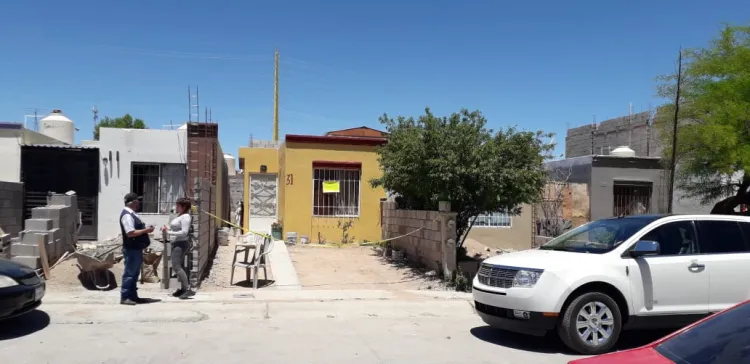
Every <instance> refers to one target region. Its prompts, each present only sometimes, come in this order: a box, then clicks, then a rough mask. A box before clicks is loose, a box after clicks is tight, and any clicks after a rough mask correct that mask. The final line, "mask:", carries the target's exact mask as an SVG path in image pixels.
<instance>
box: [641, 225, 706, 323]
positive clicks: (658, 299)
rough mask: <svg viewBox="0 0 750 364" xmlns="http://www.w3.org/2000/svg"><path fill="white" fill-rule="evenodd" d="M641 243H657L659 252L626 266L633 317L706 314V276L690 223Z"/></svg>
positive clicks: (652, 234) (655, 232) (655, 231)
mask: <svg viewBox="0 0 750 364" xmlns="http://www.w3.org/2000/svg"><path fill="white" fill-rule="evenodd" d="M640 240H650V241H656V242H658V243H659V246H660V249H661V252H660V254H659V255H655V256H646V257H639V258H635V259H630V261H629V262H628V274H629V277H630V288H631V293H632V298H633V306H634V311H635V312H634V314H636V315H643V316H647V315H673V314H678V315H683V314H685V315H687V314H706V313H708V294H709V272H708V271H707V269H706V268H705V266H703V262H702V261H701V256H700V255H698V254H697V239H696V233H695V227H694V225H693V223H692V221H675V222H670V223H666V224H664V225H661V226H658V227H656V228H654V229H653V230H651V231H650V232H648V233H646V234H645V235H644V236H643V237H641V238H640Z"/></svg>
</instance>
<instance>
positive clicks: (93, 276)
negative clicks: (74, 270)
mask: <svg viewBox="0 0 750 364" xmlns="http://www.w3.org/2000/svg"><path fill="white" fill-rule="evenodd" d="M75 255H76V259H78V269H79V270H80V271H81V274H82V275H83V277H84V279H88V280H90V281H91V283H93V284H94V286H95V287H96V288H97V289H101V290H104V289H109V287H110V280H109V274H108V273H109V269H110V268H112V267H113V266H114V265H115V253H114V252H110V253H109V254H107V255H105V256H104V258H103V259H101V260H100V259H98V258H96V257H92V256H90V255H86V254H83V253H80V252H76V253H75ZM102 273H103V274H102ZM100 275H104V277H105V279H104V281H105V282H100V279H98V278H97V276H100ZM100 283H106V284H105V285H101V284H100Z"/></svg>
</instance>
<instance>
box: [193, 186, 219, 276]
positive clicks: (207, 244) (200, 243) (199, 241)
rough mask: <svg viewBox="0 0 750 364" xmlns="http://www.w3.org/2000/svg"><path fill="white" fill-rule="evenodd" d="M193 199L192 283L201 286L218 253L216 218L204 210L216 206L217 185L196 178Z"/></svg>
mask: <svg viewBox="0 0 750 364" xmlns="http://www.w3.org/2000/svg"><path fill="white" fill-rule="evenodd" d="M192 187H193V188H192V192H193V201H194V203H195V209H194V210H193V244H194V247H193V250H192V259H191V262H190V283H191V285H192V286H193V287H198V286H200V283H201V281H202V280H203V278H205V276H206V275H207V274H208V270H209V269H210V263H211V260H212V259H213V257H214V255H215V254H216V246H217V245H216V240H217V239H216V238H217V224H216V219H214V218H213V217H211V216H210V215H208V214H206V213H205V212H203V211H209V209H210V208H211V207H213V206H215V204H216V202H215V201H214V198H215V195H216V194H215V187H214V186H213V185H211V184H210V183H209V180H208V179H206V178H202V179H200V178H196V179H195V180H194V182H193V186H192Z"/></svg>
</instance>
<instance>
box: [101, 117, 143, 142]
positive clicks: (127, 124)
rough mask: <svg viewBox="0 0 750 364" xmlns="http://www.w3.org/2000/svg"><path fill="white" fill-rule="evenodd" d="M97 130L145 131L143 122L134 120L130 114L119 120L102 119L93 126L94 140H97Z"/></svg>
mask: <svg viewBox="0 0 750 364" xmlns="http://www.w3.org/2000/svg"><path fill="white" fill-rule="evenodd" d="M99 128H120V129H147V128H146V123H144V122H143V120H141V119H138V118H135V119H134V118H133V117H132V116H131V115H130V114H125V115H123V116H122V117H119V118H110V117H108V116H105V117H104V119H102V120H100V121H99V122H98V123H97V124H96V125H94V140H99Z"/></svg>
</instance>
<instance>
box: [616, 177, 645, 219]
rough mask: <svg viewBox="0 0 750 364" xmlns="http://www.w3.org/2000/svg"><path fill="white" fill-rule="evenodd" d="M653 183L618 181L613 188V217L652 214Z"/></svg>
mask: <svg viewBox="0 0 750 364" xmlns="http://www.w3.org/2000/svg"><path fill="white" fill-rule="evenodd" d="M652 192H653V184H652V183H651V182H636V181H618V182H615V183H614V185H613V186H612V195H613V202H614V203H613V210H612V216H628V215H645V214H648V213H651V194H652Z"/></svg>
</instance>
